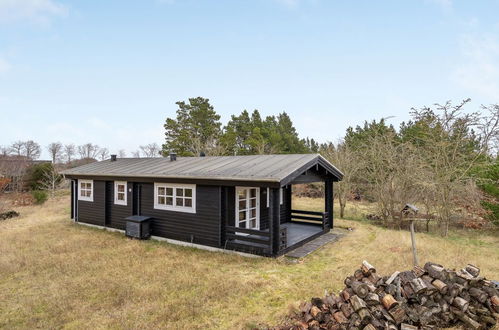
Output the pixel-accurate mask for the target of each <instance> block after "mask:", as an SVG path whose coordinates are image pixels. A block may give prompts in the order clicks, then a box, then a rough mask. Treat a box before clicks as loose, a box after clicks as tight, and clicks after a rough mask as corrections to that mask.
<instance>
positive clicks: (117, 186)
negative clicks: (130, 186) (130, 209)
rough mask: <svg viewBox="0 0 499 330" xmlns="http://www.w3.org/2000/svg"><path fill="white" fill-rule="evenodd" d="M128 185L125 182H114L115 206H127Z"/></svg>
mask: <svg viewBox="0 0 499 330" xmlns="http://www.w3.org/2000/svg"><path fill="white" fill-rule="evenodd" d="M126 190H127V184H126V182H125V181H114V204H118V205H126V204H127V191H126Z"/></svg>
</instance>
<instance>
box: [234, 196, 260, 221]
mask: <svg viewBox="0 0 499 330" xmlns="http://www.w3.org/2000/svg"><path fill="white" fill-rule="evenodd" d="M236 227H239V228H246V229H255V230H259V229H260V188H255V187H236Z"/></svg>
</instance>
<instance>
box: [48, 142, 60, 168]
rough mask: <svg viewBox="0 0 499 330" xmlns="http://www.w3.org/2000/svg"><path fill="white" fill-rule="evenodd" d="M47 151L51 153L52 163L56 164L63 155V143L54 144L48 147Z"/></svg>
mask: <svg viewBox="0 0 499 330" xmlns="http://www.w3.org/2000/svg"><path fill="white" fill-rule="evenodd" d="M47 150H48V151H49V153H50V156H51V157H52V163H53V164H55V163H56V162H58V161H60V160H61V157H62V153H63V146H62V143H61V142H52V143H50V144H49V145H48V146H47Z"/></svg>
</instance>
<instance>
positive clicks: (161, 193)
mask: <svg viewBox="0 0 499 330" xmlns="http://www.w3.org/2000/svg"><path fill="white" fill-rule="evenodd" d="M195 196H196V186H195V185H187V184H185V185H184V184H182V185H181V184H170V183H155V184H154V208H155V209H161V210H171V211H179V212H190V213H196V197H195Z"/></svg>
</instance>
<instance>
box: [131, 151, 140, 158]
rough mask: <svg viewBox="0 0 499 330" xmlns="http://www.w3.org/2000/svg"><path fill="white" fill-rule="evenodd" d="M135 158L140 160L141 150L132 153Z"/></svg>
mask: <svg viewBox="0 0 499 330" xmlns="http://www.w3.org/2000/svg"><path fill="white" fill-rule="evenodd" d="M132 157H133V158H140V150H135V151H132Z"/></svg>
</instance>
